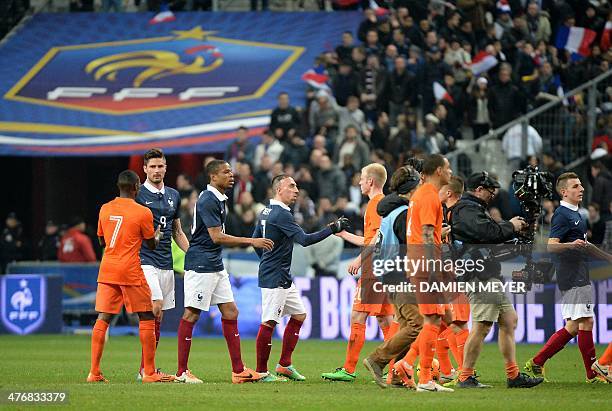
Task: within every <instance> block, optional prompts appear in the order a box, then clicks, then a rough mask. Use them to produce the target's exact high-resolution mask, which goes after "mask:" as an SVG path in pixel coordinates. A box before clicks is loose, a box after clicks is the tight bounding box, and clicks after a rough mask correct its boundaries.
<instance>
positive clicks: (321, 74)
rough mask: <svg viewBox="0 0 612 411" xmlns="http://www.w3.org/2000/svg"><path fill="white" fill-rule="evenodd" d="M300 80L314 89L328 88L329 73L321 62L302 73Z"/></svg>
mask: <svg viewBox="0 0 612 411" xmlns="http://www.w3.org/2000/svg"><path fill="white" fill-rule="evenodd" d="M302 80H304V81H305V82H306V83H308V84H310V85H311V86H312V87H314V88H316V89H329V86H328V85H327V82H328V81H329V75H328V74H327V70H325V66H324V65H323V64H319V65H318V66H315V67H313V68H311V69H309V70H308V71H307V72H306V73H304V74H302Z"/></svg>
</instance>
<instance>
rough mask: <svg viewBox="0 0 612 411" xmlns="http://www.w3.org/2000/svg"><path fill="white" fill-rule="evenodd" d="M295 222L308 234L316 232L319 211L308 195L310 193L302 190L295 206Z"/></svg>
mask: <svg viewBox="0 0 612 411" xmlns="http://www.w3.org/2000/svg"><path fill="white" fill-rule="evenodd" d="M293 215H294V217H295V222H296V223H298V224H299V225H300V226H302V228H304V230H305V231H307V232H312V231H315V230H316V220H317V218H316V217H317V211H316V207H315V203H314V201H312V199H311V198H310V196H309V195H308V191H306V190H305V189H304V188H300V192H299V194H298V198H297V200H296V202H295V204H294V206H293Z"/></svg>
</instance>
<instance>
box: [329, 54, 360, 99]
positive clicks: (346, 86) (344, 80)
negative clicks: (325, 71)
mask: <svg viewBox="0 0 612 411" xmlns="http://www.w3.org/2000/svg"><path fill="white" fill-rule="evenodd" d="M331 84H332V91H333V94H334V97H335V98H336V102H337V103H338V105H339V106H341V107H344V106H346V103H347V100H348V98H349V97H350V96H354V95H357V93H358V92H359V91H358V89H357V87H358V85H359V77H358V76H357V74H355V73H354V72H353V68H352V67H351V64H350V62H349V61H341V62H340V65H339V67H338V72H337V73H336V74H334V75H332V77H331Z"/></svg>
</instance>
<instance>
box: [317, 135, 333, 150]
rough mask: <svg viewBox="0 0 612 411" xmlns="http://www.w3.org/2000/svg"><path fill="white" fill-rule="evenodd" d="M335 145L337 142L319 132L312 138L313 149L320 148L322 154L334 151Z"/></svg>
mask: <svg viewBox="0 0 612 411" xmlns="http://www.w3.org/2000/svg"><path fill="white" fill-rule="evenodd" d="M335 146H336V143H335V142H330V141H328V139H327V138H326V137H325V136H324V135H323V134H317V135H316V136H314V138H313V139H312V149H313V150H320V151H321V153H322V154H329V153H330V152H331V151H333V150H331V148H333V147H335Z"/></svg>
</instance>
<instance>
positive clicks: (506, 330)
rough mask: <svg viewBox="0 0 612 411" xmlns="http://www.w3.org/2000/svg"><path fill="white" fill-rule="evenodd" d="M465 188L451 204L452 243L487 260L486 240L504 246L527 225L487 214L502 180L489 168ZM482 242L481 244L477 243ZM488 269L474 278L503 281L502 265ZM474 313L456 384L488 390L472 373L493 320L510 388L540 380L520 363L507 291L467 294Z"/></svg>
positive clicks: (490, 263)
mask: <svg viewBox="0 0 612 411" xmlns="http://www.w3.org/2000/svg"><path fill="white" fill-rule="evenodd" d="M466 186H467V191H466V193H465V194H463V196H462V197H461V199H460V200H459V202H458V203H457V204H456V205H455V206H454V207H453V209H452V214H451V227H452V228H451V233H452V238H453V241H454V242H455V243H457V244H459V243H462V244H463V247H462V253H464V252H467V253H469V254H471V255H472V258H483V257H484V255H482V253H481V252H480V251H479V249H481V250H485V249H486V248H485V246H483V245H484V244H500V243H504V242H506V241H508V240H511V239H512V238H514V236H515V233H517V232H520V231H521V230H523V229H525V228H526V227H527V223H526V222H525V221H524V220H523V219H522V218H520V217H514V218H512V219H511V220H510V221H502V222H500V223H496V222H495V221H494V220H493V219H492V218H491V217H490V216H489V214H488V213H487V205H488V204H489V203H490V202H491V200H492V199H493V198H494V197H495V194H496V190H497V189H498V188H499V187H500V186H499V183H498V182H497V181H496V180H495V179H493V178H492V177H490V176H489V175H488V173H487V172H486V171H483V172H480V173H474V174H472V175H471V176H470V177H469V178H468V180H467V182H466ZM479 244H480V246H479ZM484 267H485V269H484V270H483V271H482V272H481V273H479V274H478V276H477V277H476V276H475V277H474V278H466V280H468V281H475V282H501V280H500V277H501V265H500V263H499V262H497V261H494V260H489V261H486V264H485V265H484ZM468 299H469V302H470V311H471V314H472V330H471V332H470V336H469V337H468V339H467V342H466V344H465V348H464V352H465V354H464V359H463V369H462V370H461V375H460V376H459V381H458V382H457V388H488V387H490V386H489V385H485V384H481V383H480V382H479V381H478V379H477V378H476V377H475V375H474V367H475V365H476V360H477V359H478V355H479V354H480V351H481V349H482V345H483V343H484V339H485V337H486V336H487V334H488V333H489V331H490V330H491V326H492V325H493V323H494V322H497V323H498V324H499V336H498V340H499V349H500V351H501V353H502V355H503V357H504V360H505V362H506V374H507V376H508V380H507V386H508V388H529V387H534V386H536V385H538V384H540V383H541V382H542V381H543V379H542V378H532V377H530V376H528V375H527V374H524V373H520V372H519V368H518V366H517V364H516V352H515V341H514V330H515V328H516V322H517V316H516V311H514V307H513V306H512V304H511V303H510V300H509V299H508V297H507V296H506V295H505V294H504V293H503V292H480V291H478V288H476V290H475V291H474V292H469V293H468Z"/></svg>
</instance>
